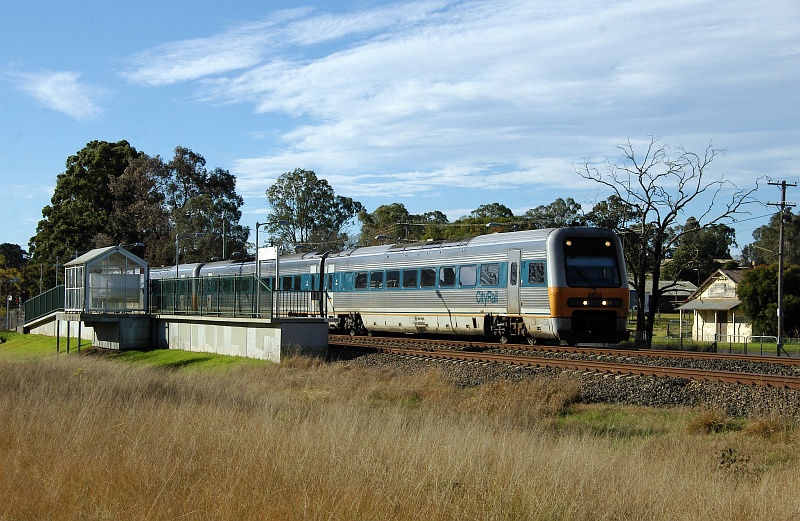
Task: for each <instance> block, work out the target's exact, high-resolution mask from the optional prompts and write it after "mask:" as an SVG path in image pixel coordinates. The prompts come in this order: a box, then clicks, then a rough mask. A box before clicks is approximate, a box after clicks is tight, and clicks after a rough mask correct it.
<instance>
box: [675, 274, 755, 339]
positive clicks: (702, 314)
mask: <svg viewBox="0 0 800 521" xmlns="http://www.w3.org/2000/svg"><path fill="white" fill-rule="evenodd" d="M743 276H744V270H717V271H716V272H715V273H714V274H713V275H711V276H710V277H709V278H708V279H707V280H706V281H705V282H703V283H702V284H701V285H700V287H699V288H698V289H697V291H695V292H694V293H693V294H692V295H691V296H690V297H689V299H688V300H687V301H686V303H685V304H683V305H682V306H680V307H679V308H678V311H680V314H681V320H683V313H684V312H688V311H692V312H694V326H693V328H692V340H697V341H704V342H714V341H717V342H729V341H730V342H744V341H745V340H746V339H747V337H749V336H750V335H752V334H753V327H752V325H751V324H750V323H749V322H748V320H747V317H745V316H744V313H742V311H741V310H740V307H739V306H740V304H741V301H740V300H739V299H738V298H736V287H737V286H738V285H739V283H740V282H741V281H742V277H743Z"/></svg>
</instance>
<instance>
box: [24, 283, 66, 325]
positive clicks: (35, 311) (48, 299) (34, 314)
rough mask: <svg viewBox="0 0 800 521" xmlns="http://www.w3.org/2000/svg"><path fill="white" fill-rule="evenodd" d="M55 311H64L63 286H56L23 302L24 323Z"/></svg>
mask: <svg viewBox="0 0 800 521" xmlns="http://www.w3.org/2000/svg"><path fill="white" fill-rule="evenodd" d="M56 311H64V285H63V284H62V285H61V286H56V287H55V288H53V289H49V290H47V291H45V292H44V293H40V294H39V295H37V296H35V297H33V298H32V299H30V300H28V301H27V302H25V323H26V324H27V323H28V322H31V321H33V320H36V319H37V318H41V317H44V316H46V315H49V314H50V313H55V312H56Z"/></svg>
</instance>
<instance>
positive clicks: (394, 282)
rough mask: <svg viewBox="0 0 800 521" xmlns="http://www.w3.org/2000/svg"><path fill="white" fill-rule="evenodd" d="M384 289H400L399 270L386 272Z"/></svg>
mask: <svg viewBox="0 0 800 521" xmlns="http://www.w3.org/2000/svg"><path fill="white" fill-rule="evenodd" d="M386 287H387V288H399V287H400V270H387V271H386Z"/></svg>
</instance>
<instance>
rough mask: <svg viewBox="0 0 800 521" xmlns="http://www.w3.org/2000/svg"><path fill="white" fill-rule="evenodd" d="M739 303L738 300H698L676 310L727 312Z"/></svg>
mask: <svg viewBox="0 0 800 521" xmlns="http://www.w3.org/2000/svg"><path fill="white" fill-rule="evenodd" d="M741 303H742V301H741V300H739V299H738V298H704V299H702V300H701V299H699V298H698V299H694V300H690V301H689V302H687V303H685V304H684V305H682V306H678V309H679V310H682V311H692V310H708V311H728V310H730V309H733V308H735V307H736V306H738V305H739V304H741Z"/></svg>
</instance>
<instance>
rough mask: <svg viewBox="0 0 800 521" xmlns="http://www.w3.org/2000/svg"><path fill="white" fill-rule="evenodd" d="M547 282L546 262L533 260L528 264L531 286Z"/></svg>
mask: <svg viewBox="0 0 800 521" xmlns="http://www.w3.org/2000/svg"><path fill="white" fill-rule="evenodd" d="M544 283H545V269H544V262H531V263H529V264H528V284H530V285H531V286H536V285H541V284H544Z"/></svg>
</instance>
